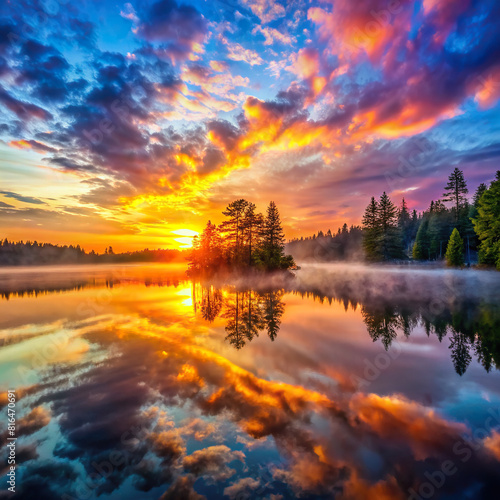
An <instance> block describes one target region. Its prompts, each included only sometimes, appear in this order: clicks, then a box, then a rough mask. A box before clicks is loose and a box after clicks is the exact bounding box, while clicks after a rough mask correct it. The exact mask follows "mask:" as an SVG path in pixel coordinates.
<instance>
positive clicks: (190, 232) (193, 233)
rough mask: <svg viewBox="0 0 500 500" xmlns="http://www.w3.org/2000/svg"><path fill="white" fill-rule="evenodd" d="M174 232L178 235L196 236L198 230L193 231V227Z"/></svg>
mask: <svg viewBox="0 0 500 500" xmlns="http://www.w3.org/2000/svg"><path fill="white" fill-rule="evenodd" d="M172 233H173V234H177V235H178V236H188V237H191V238H192V237H193V236H196V235H197V234H199V233H198V231H193V230H192V229H176V230H175V231H172Z"/></svg>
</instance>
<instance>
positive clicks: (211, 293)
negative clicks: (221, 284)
mask: <svg viewBox="0 0 500 500" xmlns="http://www.w3.org/2000/svg"><path fill="white" fill-rule="evenodd" d="M223 305H224V298H223V296H222V291H221V290H219V289H217V288H214V287H213V286H209V287H204V288H203V289H202V295H201V306H200V309H201V316H202V318H203V319H204V320H205V321H209V322H210V323H212V322H213V321H214V320H215V318H216V317H217V316H218V315H219V314H220V312H221V311H222V306H223Z"/></svg>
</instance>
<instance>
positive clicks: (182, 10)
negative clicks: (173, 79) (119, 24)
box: [128, 0, 207, 60]
mask: <svg viewBox="0 0 500 500" xmlns="http://www.w3.org/2000/svg"><path fill="white" fill-rule="evenodd" d="M131 15H132V16H134V14H133V13H132V12H131V10H130V8H129V14H128V17H129V18H130V16H131ZM139 18H140V22H139V24H138V26H137V28H136V29H135V33H136V35H137V36H139V37H141V38H144V39H146V40H148V41H151V42H160V43H161V44H162V46H161V47H162V49H163V50H164V51H165V52H166V53H168V54H169V55H170V56H171V58H172V59H173V60H178V59H185V58H187V57H189V55H190V54H192V53H193V52H199V51H200V50H201V48H200V46H201V44H202V43H203V42H204V40H205V36H206V34H207V23H206V20H205V18H204V17H203V16H202V15H201V14H200V13H199V12H198V11H197V10H196V9H195V8H194V7H192V6H190V5H186V4H177V2H176V1H175V0H160V1H158V2H156V3H153V4H152V5H151V7H150V8H149V9H147V10H145V11H144V12H140V13H139Z"/></svg>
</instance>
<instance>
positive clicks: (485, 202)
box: [363, 168, 500, 269]
mask: <svg viewBox="0 0 500 500" xmlns="http://www.w3.org/2000/svg"><path fill="white" fill-rule="evenodd" d="M468 192H469V190H468V188H467V182H466V180H465V178H464V174H463V172H462V171H461V170H460V169H458V168H455V169H454V170H453V172H452V173H451V174H450V176H449V178H448V183H447V184H446V186H445V187H444V193H443V195H442V197H441V199H439V200H436V201H434V200H433V201H431V203H430V206H429V208H428V209H427V210H425V211H424V212H423V213H421V214H419V215H417V214H416V212H415V211H413V214H412V216H410V214H409V213H408V209H407V207H406V202H405V200H404V199H403V201H402V204H401V207H399V208H397V207H396V206H395V205H394V203H393V202H392V201H391V200H390V198H389V196H388V195H387V194H386V193H385V192H384V193H383V194H382V196H381V197H380V199H379V200H378V201H377V200H375V198H374V197H372V199H371V201H370V203H369V205H368V206H367V207H366V210H365V213H364V216H363V248H364V251H365V255H366V258H367V259H368V260H370V261H388V260H394V259H406V258H409V257H412V258H413V259H415V260H420V261H423V260H440V259H443V258H444V259H446V262H447V264H448V265H450V266H463V265H464V264H465V263H467V264H468V265H470V263H471V261H472V254H474V255H475V254H477V258H478V262H479V263H480V264H484V265H493V266H496V267H497V268H498V269H500V171H499V172H497V174H496V179H495V180H494V181H493V182H492V183H491V185H490V186H489V187H487V186H486V185H485V184H480V185H479V187H478V188H477V190H476V192H475V193H474V196H473V201H472V203H470V202H469V200H468V198H467V194H468ZM446 203H448V204H450V205H451V206H450V207H449V208H448V207H447V205H446Z"/></svg>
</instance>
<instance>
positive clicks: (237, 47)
mask: <svg viewBox="0 0 500 500" xmlns="http://www.w3.org/2000/svg"><path fill="white" fill-rule="evenodd" d="M220 40H221V42H222V44H223V45H225V46H226V48H227V57H228V59H231V60H232V61H242V62H246V63H247V64H249V65H250V66H259V65H261V64H263V63H264V60H263V59H262V57H260V55H259V54H258V53H257V52H256V51H255V50H252V49H245V48H244V47H243V45H241V44H239V43H237V42H230V41H229V40H227V38H225V37H221V38H220Z"/></svg>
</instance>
